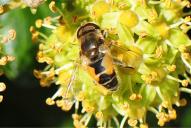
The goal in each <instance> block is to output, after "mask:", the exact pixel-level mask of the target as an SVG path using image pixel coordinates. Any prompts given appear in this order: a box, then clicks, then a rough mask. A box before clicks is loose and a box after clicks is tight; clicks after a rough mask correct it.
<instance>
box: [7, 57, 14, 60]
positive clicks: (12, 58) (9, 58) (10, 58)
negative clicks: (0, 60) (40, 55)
mask: <svg viewBox="0 0 191 128" xmlns="http://www.w3.org/2000/svg"><path fill="white" fill-rule="evenodd" d="M7 60H8V61H14V60H15V57H14V56H7Z"/></svg>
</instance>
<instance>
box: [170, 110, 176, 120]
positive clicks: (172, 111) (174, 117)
mask: <svg viewBox="0 0 191 128" xmlns="http://www.w3.org/2000/svg"><path fill="white" fill-rule="evenodd" d="M168 113H169V118H170V119H176V117H177V116H176V111H175V110H174V109H170V110H169V111H168Z"/></svg>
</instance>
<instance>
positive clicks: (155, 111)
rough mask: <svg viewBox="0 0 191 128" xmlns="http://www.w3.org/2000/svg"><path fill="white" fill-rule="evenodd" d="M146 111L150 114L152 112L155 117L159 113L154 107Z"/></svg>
mask: <svg viewBox="0 0 191 128" xmlns="http://www.w3.org/2000/svg"><path fill="white" fill-rule="evenodd" d="M148 110H149V111H151V112H153V113H154V114H155V115H157V114H158V113H159V112H158V111H157V109H156V108H154V107H148Z"/></svg>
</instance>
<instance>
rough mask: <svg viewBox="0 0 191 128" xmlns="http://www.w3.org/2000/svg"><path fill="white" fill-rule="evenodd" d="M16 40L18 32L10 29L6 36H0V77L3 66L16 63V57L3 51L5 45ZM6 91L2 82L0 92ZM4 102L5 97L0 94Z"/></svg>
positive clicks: (0, 99) (0, 98)
mask: <svg viewBox="0 0 191 128" xmlns="http://www.w3.org/2000/svg"><path fill="white" fill-rule="evenodd" d="M15 38H16V31H15V30H14V29H10V30H9V31H8V32H7V34H6V35H3V34H0V76H2V75H3V66H5V65H6V64H7V63H8V62H11V61H14V60H15V57H14V56H11V55H6V53H4V51H3V45H5V44H6V43H7V42H8V41H11V40H14V39H15ZM5 89H6V85H5V83H3V82H0V92H3V91H4V90H5ZM2 101H3V95H1V94H0V102H2Z"/></svg>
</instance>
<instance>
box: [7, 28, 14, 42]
mask: <svg viewBox="0 0 191 128" xmlns="http://www.w3.org/2000/svg"><path fill="white" fill-rule="evenodd" d="M15 38H16V31H15V30H14V29H10V30H9V31H8V39H9V40H14V39H15Z"/></svg>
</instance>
